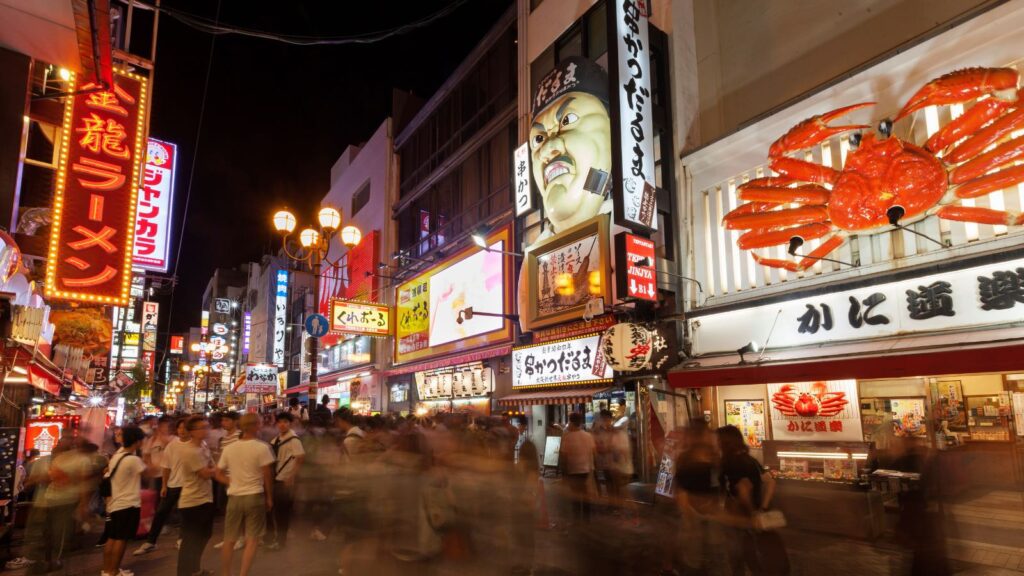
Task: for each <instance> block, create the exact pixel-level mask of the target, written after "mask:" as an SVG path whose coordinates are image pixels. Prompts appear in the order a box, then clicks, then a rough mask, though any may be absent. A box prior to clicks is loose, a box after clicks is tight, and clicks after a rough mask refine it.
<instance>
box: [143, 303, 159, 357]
mask: <svg viewBox="0 0 1024 576" xmlns="http://www.w3.org/2000/svg"><path fill="white" fill-rule="evenodd" d="M159 322H160V304H159V303H157V302H143V303H142V350H143V351H145V352H153V351H155V350H156V336H157V325H158V324H159Z"/></svg>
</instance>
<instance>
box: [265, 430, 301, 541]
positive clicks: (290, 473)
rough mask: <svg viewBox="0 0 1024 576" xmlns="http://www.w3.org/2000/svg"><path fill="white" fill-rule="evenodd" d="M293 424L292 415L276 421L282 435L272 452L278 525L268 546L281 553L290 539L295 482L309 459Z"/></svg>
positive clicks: (275, 442) (275, 525)
mask: <svg viewBox="0 0 1024 576" xmlns="http://www.w3.org/2000/svg"><path fill="white" fill-rule="evenodd" d="M293 422H294V417H293V416H292V415H291V414H289V413H288V412H281V413H279V414H278V415H277V420H276V424H277V430H278V435H277V437H275V438H274V439H273V440H272V441H271V442H270V448H271V449H272V450H273V452H274V458H275V459H276V460H275V463H274V509H273V511H271V515H272V516H271V517H272V519H273V521H274V526H273V528H274V541H273V542H271V543H270V544H269V545H268V546H267V548H269V549H270V550H278V549H280V548H281V547H283V546H284V545H285V541H286V540H287V538H288V525H289V521H290V520H291V514H292V502H293V501H294V491H295V478H296V476H297V475H298V471H299V468H301V467H302V462H303V460H305V458H306V452H305V450H303V448H302V442H300V441H299V437H298V436H296V435H295V432H293V431H292V429H291V426H292V423H293Z"/></svg>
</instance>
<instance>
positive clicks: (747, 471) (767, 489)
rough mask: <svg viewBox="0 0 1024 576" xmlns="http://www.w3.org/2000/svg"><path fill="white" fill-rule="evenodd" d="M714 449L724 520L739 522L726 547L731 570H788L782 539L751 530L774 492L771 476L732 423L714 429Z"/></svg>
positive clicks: (740, 571) (732, 522)
mask: <svg viewBox="0 0 1024 576" xmlns="http://www.w3.org/2000/svg"><path fill="white" fill-rule="evenodd" d="M718 449H719V451H720V452H721V454H722V463H721V472H720V474H719V483H720V484H721V485H722V489H723V490H724V492H725V511H726V514H727V521H728V522H729V524H732V525H734V526H741V527H742V528H739V529H738V532H737V534H736V537H735V538H732V539H730V540H731V541H732V542H734V543H735V544H737V546H734V547H733V549H732V550H731V551H730V554H729V565H730V567H731V568H732V573H733V574H735V575H737V576H739V575H742V574H746V568H747V567H749V568H750V571H751V573H753V574H765V575H767V574H788V573H789V559H788V557H787V556H786V549H785V547H784V546H783V544H782V540H781V539H780V538H779V536H778V534H777V533H775V532H754V531H753V530H752V526H753V518H754V515H755V514H756V513H758V512H761V511H764V510H767V509H768V507H769V506H770V505H771V501H772V494H773V493H774V492H775V479H774V478H772V476H771V474H768V472H766V471H765V469H764V467H762V466H761V463H760V462H758V461H757V460H756V459H754V457H753V456H751V455H750V449H749V448H748V447H747V445H746V443H745V442H744V441H743V433H742V432H740V430H739V428H737V427H735V426H723V427H721V428H719V429H718Z"/></svg>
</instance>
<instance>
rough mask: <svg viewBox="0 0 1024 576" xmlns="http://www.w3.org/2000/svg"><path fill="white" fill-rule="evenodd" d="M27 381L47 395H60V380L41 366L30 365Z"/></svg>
mask: <svg viewBox="0 0 1024 576" xmlns="http://www.w3.org/2000/svg"><path fill="white" fill-rule="evenodd" d="M28 381H29V383H30V384H32V385H33V386H35V387H36V388H39V389H40V390H43V391H45V392H47V393H49V394H52V395H54V396H59V395H60V378H58V377H57V375H56V374H53V373H51V372H50V371H49V370H46V369H45V368H43V367H41V366H38V365H36V364H32V365H30V366H29V367H28Z"/></svg>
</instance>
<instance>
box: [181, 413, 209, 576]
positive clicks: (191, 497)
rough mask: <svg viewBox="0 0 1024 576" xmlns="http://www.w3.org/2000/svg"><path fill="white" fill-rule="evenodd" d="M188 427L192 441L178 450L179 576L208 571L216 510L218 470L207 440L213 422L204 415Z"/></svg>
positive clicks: (188, 423)
mask: <svg viewBox="0 0 1024 576" xmlns="http://www.w3.org/2000/svg"><path fill="white" fill-rule="evenodd" d="M185 427H186V428H187V429H188V433H189V436H190V438H191V440H190V441H189V443H188V445H187V446H184V447H182V448H180V449H179V450H178V459H179V461H180V463H181V481H182V484H181V496H180V497H179V498H178V511H179V512H181V549H180V550H178V576H197V575H202V574H205V573H206V572H204V571H203V570H202V569H201V562H202V558H203V551H204V550H205V549H206V544H207V543H208V542H209V541H210V535H211V534H212V533H213V517H214V515H215V513H216V511H217V509H216V508H215V507H214V505H213V484H212V482H211V480H210V479H211V478H213V476H214V475H215V473H216V469H215V468H214V467H213V459H212V458H210V449H209V448H207V446H206V442H204V440H205V439H206V437H207V434H208V433H209V430H210V424H209V423H208V422H207V421H206V418H203V417H202V416H193V417H191V418H189V419H188V422H187V423H186V425H185Z"/></svg>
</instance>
